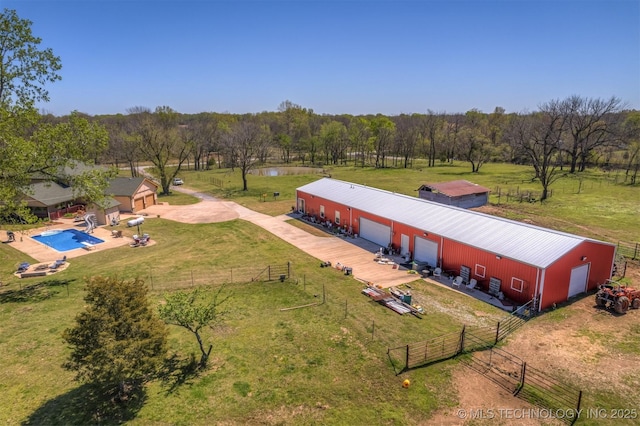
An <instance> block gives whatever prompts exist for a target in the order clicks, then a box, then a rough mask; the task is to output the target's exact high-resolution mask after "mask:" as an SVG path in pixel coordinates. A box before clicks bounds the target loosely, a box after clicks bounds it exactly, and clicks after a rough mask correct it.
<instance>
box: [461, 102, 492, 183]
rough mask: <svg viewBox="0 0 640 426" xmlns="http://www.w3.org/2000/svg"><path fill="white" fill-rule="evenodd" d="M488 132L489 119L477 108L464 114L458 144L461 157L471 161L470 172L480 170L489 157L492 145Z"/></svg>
mask: <svg viewBox="0 0 640 426" xmlns="http://www.w3.org/2000/svg"><path fill="white" fill-rule="evenodd" d="M489 134H490V131H489V120H488V118H487V116H486V115H485V114H483V113H482V112H480V111H477V110H471V111H468V112H467V113H466V114H465V121H464V125H463V126H462V130H461V131H460V134H459V136H460V138H459V140H460V143H459V145H458V146H459V152H460V155H461V157H462V158H463V159H464V160H466V161H468V162H469V163H471V172H472V173H477V172H478V171H480V168H481V167H482V166H483V165H484V163H486V162H487V161H489V159H490V158H491V153H492V151H493V147H492V146H491V138H490V136H489Z"/></svg>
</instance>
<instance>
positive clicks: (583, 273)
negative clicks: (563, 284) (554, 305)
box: [567, 263, 589, 299]
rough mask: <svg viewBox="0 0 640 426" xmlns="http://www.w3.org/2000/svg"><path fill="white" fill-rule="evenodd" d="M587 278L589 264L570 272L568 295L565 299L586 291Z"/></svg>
mask: <svg viewBox="0 0 640 426" xmlns="http://www.w3.org/2000/svg"><path fill="white" fill-rule="evenodd" d="M588 278H589V264H588V263H586V264H584V265H580V266H578V267H576V268H573V269H572V270H571V278H570V279H569V293H568V294H567V299H568V298H570V297H571V296H575V295H576V294H580V293H582V292H584V291H586V290H587V279H588Z"/></svg>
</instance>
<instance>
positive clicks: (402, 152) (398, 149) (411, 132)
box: [394, 114, 421, 169]
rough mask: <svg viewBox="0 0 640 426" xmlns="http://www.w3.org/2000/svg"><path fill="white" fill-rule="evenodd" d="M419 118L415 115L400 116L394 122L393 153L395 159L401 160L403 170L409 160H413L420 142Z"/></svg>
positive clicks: (407, 165)
mask: <svg viewBox="0 0 640 426" xmlns="http://www.w3.org/2000/svg"><path fill="white" fill-rule="evenodd" d="M419 117H420V116H419V115H417V114H413V115H407V114H401V115H399V116H398V117H395V120H394V122H395V124H396V132H395V146H394V151H395V154H396V156H397V157H401V158H402V160H403V166H404V168H405V169H406V168H407V167H409V163H410V160H413V157H414V155H415V152H416V148H417V146H418V142H419V141H420V137H421V134H420V128H419V126H418V120H419ZM397 157H395V158H397Z"/></svg>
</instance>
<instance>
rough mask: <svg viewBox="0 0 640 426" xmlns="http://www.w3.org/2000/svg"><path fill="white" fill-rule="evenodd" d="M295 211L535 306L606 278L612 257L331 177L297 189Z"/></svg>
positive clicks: (578, 242) (569, 237) (557, 236)
mask: <svg viewBox="0 0 640 426" xmlns="http://www.w3.org/2000/svg"><path fill="white" fill-rule="evenodd" d="M297 209H298V211H300V212H302V213H306V214H309V215H313V216H315V217H316V219H318V220H324V221H327V220H328V221H330V222H332V223H333V224H334V225H335V226H339V227H343V228H344V229H346V230H351V231H352V232H353V233H355V234H358V235H359V236H360V237H361V238H365V239H367V240H369V241H373V242H375V243H377V244H379V245H380V246H381V247H388V246H389V245H393V246H394V248H397V249H399V250H400V253H402V254H409V256H410V257H411V258H412V259H413V260H415V261H418V262H422V263H426V264H429V265H431V266H439V267H441V268H442V269H443V271H445V272H448V273H451V274H454V275H460V276H462V277H463V278H464V279H465V281H468V280H470V279H471V278H475V279H476V280H478V283H479V284H480V287H481V288H483V290H485V291H489V290H491V291H492V292H494V293H498V292H502V294H503V295H505V296H506V297H507V298H509V299H511V300H513V301H515V302H518V303H526V302H528V301H529V300H531V299H533V298H536V297H537V300H538V306H539V309H541V310H542V309H545V308H548V307H550V306H552V305H553V304H554V303H560V302H564V301H566V300H567V299H568V298H570V297H571V296H575V295H577V294H580V293H583V292H585V291H589V290H593V289H595V288H596V287H597V285H598V284H599V283H603V282H605V280H607V279H609V278H611V271H612V269H613V263H614V258H615V250H616V247H615V245H613V244H610V243H605V242H602V241H597V240H593V239H590V238H586V237H581V236H578V235H573V234H568V233H564V232H559V231H554V230H551V229H545V228H541V227H538V226H533V225H529V224H525V223H520V222H516V221H512V220H507V219H502V218H498V217H495V216H491V215H486V214H482V213H478V212H474V211H469V210H465V209H461V208H457V207H452V206H446V205H442V204H438V203H434V202H431V201H426V200H422V199H419V198H416V197H410V196H407V195H402V194H396V193H392V192H389V191H384V190H380V189H376V188H371V187H367V186H363V185H358V184H354V183H350V182H344V181H339V180H336V179H330V178H323V179H320V180H317V181H315V182H312V183H309V184H307V185H304V186H302V187H300V188H298V189H297Z"/></svg>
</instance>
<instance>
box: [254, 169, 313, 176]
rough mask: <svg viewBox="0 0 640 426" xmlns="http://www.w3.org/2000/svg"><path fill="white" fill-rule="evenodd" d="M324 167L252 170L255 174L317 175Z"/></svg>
mask: <svg viewBox="0 0 640 426" xmlns="http://www.w3.org/2000/svg"><path fill="white" fill-rule="evenodd" d="M323 172H324V169H322V168H317V167H263V168H260V169H253V170H251V171H250V173H251V174H252V175H255V176H287V175H316V174H319V173H323Z"/></svg>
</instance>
